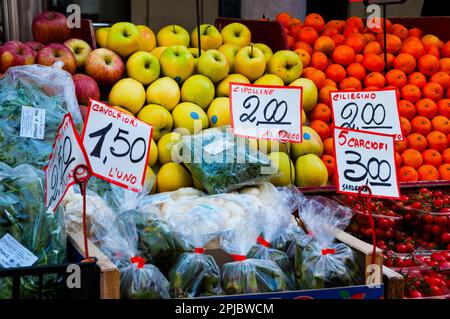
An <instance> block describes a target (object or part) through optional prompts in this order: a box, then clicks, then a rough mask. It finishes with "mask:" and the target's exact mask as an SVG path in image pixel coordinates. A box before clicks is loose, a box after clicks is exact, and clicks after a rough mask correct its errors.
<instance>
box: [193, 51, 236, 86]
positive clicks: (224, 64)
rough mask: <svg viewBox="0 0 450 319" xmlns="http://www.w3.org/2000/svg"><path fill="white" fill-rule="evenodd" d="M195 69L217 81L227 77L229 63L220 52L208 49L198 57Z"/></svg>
mask: <svg viewBox="0 0 450 319" xmlns="http://www.w3.org/2000/svg"><path fill="white" fill-rule="evenodd" d="M197 71H198V73H200V74H203V75H204V76H207V77H208V78H209V79H210V80H211V81H213V82H214V83H217V82H220V81H222V80H223V79H225V78H226V77H227V75H228V72H229V71H230V65H229V63H228V60H227V58H226V57H225V56H224V55H223V54H222V53H220V52H219V51H217V50H208V51H206V52H205V53H204V54H202V56H201V57H200V58H199V59H198V63H197Z"/></svg>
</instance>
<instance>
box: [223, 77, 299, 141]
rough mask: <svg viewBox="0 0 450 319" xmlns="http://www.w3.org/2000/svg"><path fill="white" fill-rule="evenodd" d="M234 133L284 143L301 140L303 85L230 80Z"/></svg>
mask: <svg viewBox="0 0 450 319" xmlns="http://www.w3.org/2000/svg"><path fill="white" fill-rule="evenodd" d="M230 113H231V127H232V129H233V133H234V134H235V135H238V136H242V137H250V138H257V139H266V140H277V141H282V142H294V143H300V142H301V141H302V88H301V87H283V86H263V85H252V84H242V83H230Z"/></svg>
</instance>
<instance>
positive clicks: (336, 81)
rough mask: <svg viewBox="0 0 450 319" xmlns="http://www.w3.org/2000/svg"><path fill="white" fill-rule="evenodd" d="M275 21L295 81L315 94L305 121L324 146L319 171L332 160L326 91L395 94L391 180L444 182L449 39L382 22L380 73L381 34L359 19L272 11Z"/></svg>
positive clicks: (449, 170)
mask: <svg viewBox="0 0 450 319" xmlns="http://www.w3.org/2000/svg"><path fill="white" fill-rule="evenodd" d="M276 20H277V21H278V22H280V23H281V24H282V26H283V30H284V33H285V35H286V37H287V41H288V45H289V47H290V49H292V50H295V52H297V53H298V55H299V56H300V58H301V59H302V61H303V65H304V72H303V75H302V77H305V78H308V79H310V80H312V81H313V82H314V83H315V84H316V86H317V88H318V90H319V101H318V104H317V105H316V107H315V108H314V109H313V110H312V111H311V112H310V114H309V115H308V118H309V120H310V126H311V127H312V128H313V129H315V130H316V131H317V132H318V133H319V135H320V136H321V138H322V139H323V141H324V144H325V151H324V158H323V161H324V162H326V164H327V165H329V162H330V157H332V156H333V154H334V153H333V140H332V137H331V136H332V132H331V129H330V125H331V122H332V118H331V109H330V108H331V103H330V96H329V93H330V92H331V91H337V90H346V91H348V90H361V89H364V90H372V89H381V88H395V89H396V90H397V93H398V96H399V111H400V116H401V124H402V129H403V133H404V135H405V136H406V140H405V141H402V142H397V143H396V151H397V153H396V159H397V165H398V175H399V176H398V177H399V181H400V182H414V181H430V180H450V120H449V118H450V41H448V42H446V43H444V42H443V41H441V40H440V39H439V38H438V37H436V36H434V35H430V34H428V35H424V34H423V32H422V30H420V29H418V28H412V29H410V30H408V29H407V28H406V27H404V26H403V25H401V24H392V23H391V22H390V21H389V20H387V21H386V24H387V27H386V29H387V32H388V34H387V37H386V41H387V52H388V53H387V69H388V72H387V73H385V71H384V70H385V59H384V53H383V52H384V39H383V38H384V37H383V32H382V29H381V28H372V29H370V28H368V27H366V26H365V25H364V22H363V20H362V19H361V18H359V17H351V18H349V19H347V20H346V21H344V20H332V21H328V22H325V21H324V19H323V18H322V17H321V16H320V15H319V14H315V13H312V14H309V15H307V16H306V18H305V20H304V21H303V22H302V21H300V20H298V19H295V18H293V17H291V16H290V15H289V14H288V13H280V14H278V16H277V17H276ZM380 25H381V26H382V25H383V23H382V21H381V24H380Z"/></svg>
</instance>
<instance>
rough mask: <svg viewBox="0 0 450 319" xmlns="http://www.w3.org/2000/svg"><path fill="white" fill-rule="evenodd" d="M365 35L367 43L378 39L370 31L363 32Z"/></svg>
mask: <svg viewBox="0 0 450 319" xmlns="http://www.w3.org/2000/svg"><path fill="white" fill-rule="evenodd" d="M363 37H364V39H365V40H366V43H370V42H374V41H375V40H376V39H375V36H374V35H373V34H370V33H363Z"/></svg>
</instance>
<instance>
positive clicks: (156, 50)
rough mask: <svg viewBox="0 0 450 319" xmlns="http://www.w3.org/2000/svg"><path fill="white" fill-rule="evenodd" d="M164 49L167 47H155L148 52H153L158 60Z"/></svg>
mask: <svg viewBox="0 0 450 319" xmlns="http://www.w3.org/2000/svg"><path fill="white" fill-rule="evenodd" d="M165 49H167V47H156V48H154V49H153V50H152V51H150V53H151V54H153V55H154V56H155V57H156V58H157V59H158V61H159V58H160V57H161V54H162V53H163V52H164V50H165Z"/></svg>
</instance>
